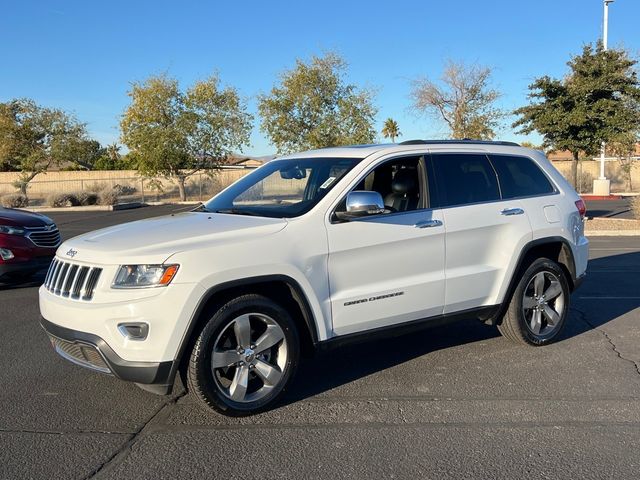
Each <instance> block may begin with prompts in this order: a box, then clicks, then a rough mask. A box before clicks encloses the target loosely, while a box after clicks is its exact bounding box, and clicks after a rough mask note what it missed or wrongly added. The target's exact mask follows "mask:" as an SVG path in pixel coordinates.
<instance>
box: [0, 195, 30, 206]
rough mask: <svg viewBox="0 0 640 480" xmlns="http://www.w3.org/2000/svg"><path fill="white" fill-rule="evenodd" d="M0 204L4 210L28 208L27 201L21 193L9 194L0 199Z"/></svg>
mask: <svg viewBox="0 0 640 480" xmlns="http://www.w3.org/2000/svg"><path fill="white" fill-rule="evenodd" d="M0 204H2V206H3V207H6V208H22V207H27V206H29V199H28V198H27V196H26V195H23V194H21V193H10V194H8V195H4V196H3V197H2V198H0Z"/></svg>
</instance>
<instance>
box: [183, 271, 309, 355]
mask: <svg viewBox="0 0 640 480" xmlns="http://www.w3.org/2000/svg"><path fill="white" fill-rule="evenodd" d="M268 282H282V283H285V284H286V285H287V286H288V287H289V289H290V290H291V294H292V296H293V298H294V300H295V301H296V302H297V303H298V305H299V306H300V310H301V311H302V318H303V320H304V323H305V325H306V327H307V330H308V331H309V335H310V336H311V341H312V342H313V345H314V346H315V345H317V343H318V329H317V327H316V323H315V318H314V316H313V311H312V310H311V306H310V304H309V300H308V299H307V296H306V295H305V293H304V291H303V290H302V287H301V286H300V284H299V283H298V282H297V281H296V280H294V279H293V278H291V277H289V276H287V275H261V276H258V277H248V278H241V279H238V280H232V281H229V282H224V283H220V284H218V285H215V286H214V287H211V288H210V289H208V290H207V291H206V292H205V294H204V295H203V296H202V298H200V301H199V302H198V306H197V307H196V309H195V310H194V312H193V314H192V315H191V319H190V320H189V326H188V328H187V331H186V332H185V334H184V336H183V337H182V341H181V342H180V347H179V349H178V355H177V356H176V358H175V363H176V365H177V364H179V363H180V361H181V360H182V357H183V355H184V352H185V349H186V347H187V345H188V343H189V341H190V339H191V336H192V335H193V332H194V329H195V328H196V326H197V324H198V318H199V317H200V315H201V314H202V312H203V311H204V309H205V307H206V305H207V303H208V302H209V300H211V299H212V298H213V297H214V296H215V295H216V294H218V293H220V292H223V291H225V290H228V289H230V288H237V287H246V286H251V285H256V284H259V283H268Z"/></svg>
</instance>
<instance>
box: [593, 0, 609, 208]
mask: <svg viewBox="0 0 640 480" xmlns="http://www.w3.org/2000/svg"><path fill="white" fill-rule="evenodd" d="M613 2H614V0H603V3H604V18H603V24H602V47H603V48H604V51H605V52H606V51H607V43H608V36H609V4H610V3H613ZM605 148H606V143H605V142H602V146H601V147H600V178H598V179H597V180H594V181H593V193H594V194H595V195H605V196H608V195H609V194H610V193H611V181H610V180H608V179H607V177H605V176H604V162H605V160H604V159H605Z"/></svg>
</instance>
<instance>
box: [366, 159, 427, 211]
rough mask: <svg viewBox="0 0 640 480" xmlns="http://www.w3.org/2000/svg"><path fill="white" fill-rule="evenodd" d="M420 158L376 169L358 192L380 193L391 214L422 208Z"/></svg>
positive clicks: (395, 161)
mask: <svg viewBox="0 0 640 480" xmlns="http://www.w3.org/2000/svg"><path fill="white" fill-rule="evenodd" d="M419 161H420V159H419V158H414V157H412V158H401V159H397V160H391V161H389V162H386V163H383V164H382V165H379V166H378V167H376V168H375V170H373V171H372V172H371V173H369V175H367V176H366V177H365V179H364V180H363V182H361V183H360V185H358V187H357V188H356V190H370V191H375V192H378V193H380V195H381V196H382V199H383V200H384V205H385V207H386V208H387V209H389V210H390V211H391V212H408V211H410V210H417V209H418V208H423V207H422V194H421V192H422V190H423V189H422V188H421V182H420V176H421V170H420V168H419V166H418V164H419Z"/></svg>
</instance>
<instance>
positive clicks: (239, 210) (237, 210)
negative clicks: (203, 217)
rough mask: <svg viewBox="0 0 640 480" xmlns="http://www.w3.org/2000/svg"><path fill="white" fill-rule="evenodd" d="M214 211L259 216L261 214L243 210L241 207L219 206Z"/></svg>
mask: <svg viewBox="0 0 640 480" xmlns="http://www.w3.org/2000/svg"><path fill="white" fill-rule="evenodd" d="M213 213H229V214H232V215H249V216H251V217H259V216H260V215H259V214H257V213H254V212H250V211H249V210H241V209H240V208H219V209H218V210H214V211H213Z"/></svg>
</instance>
